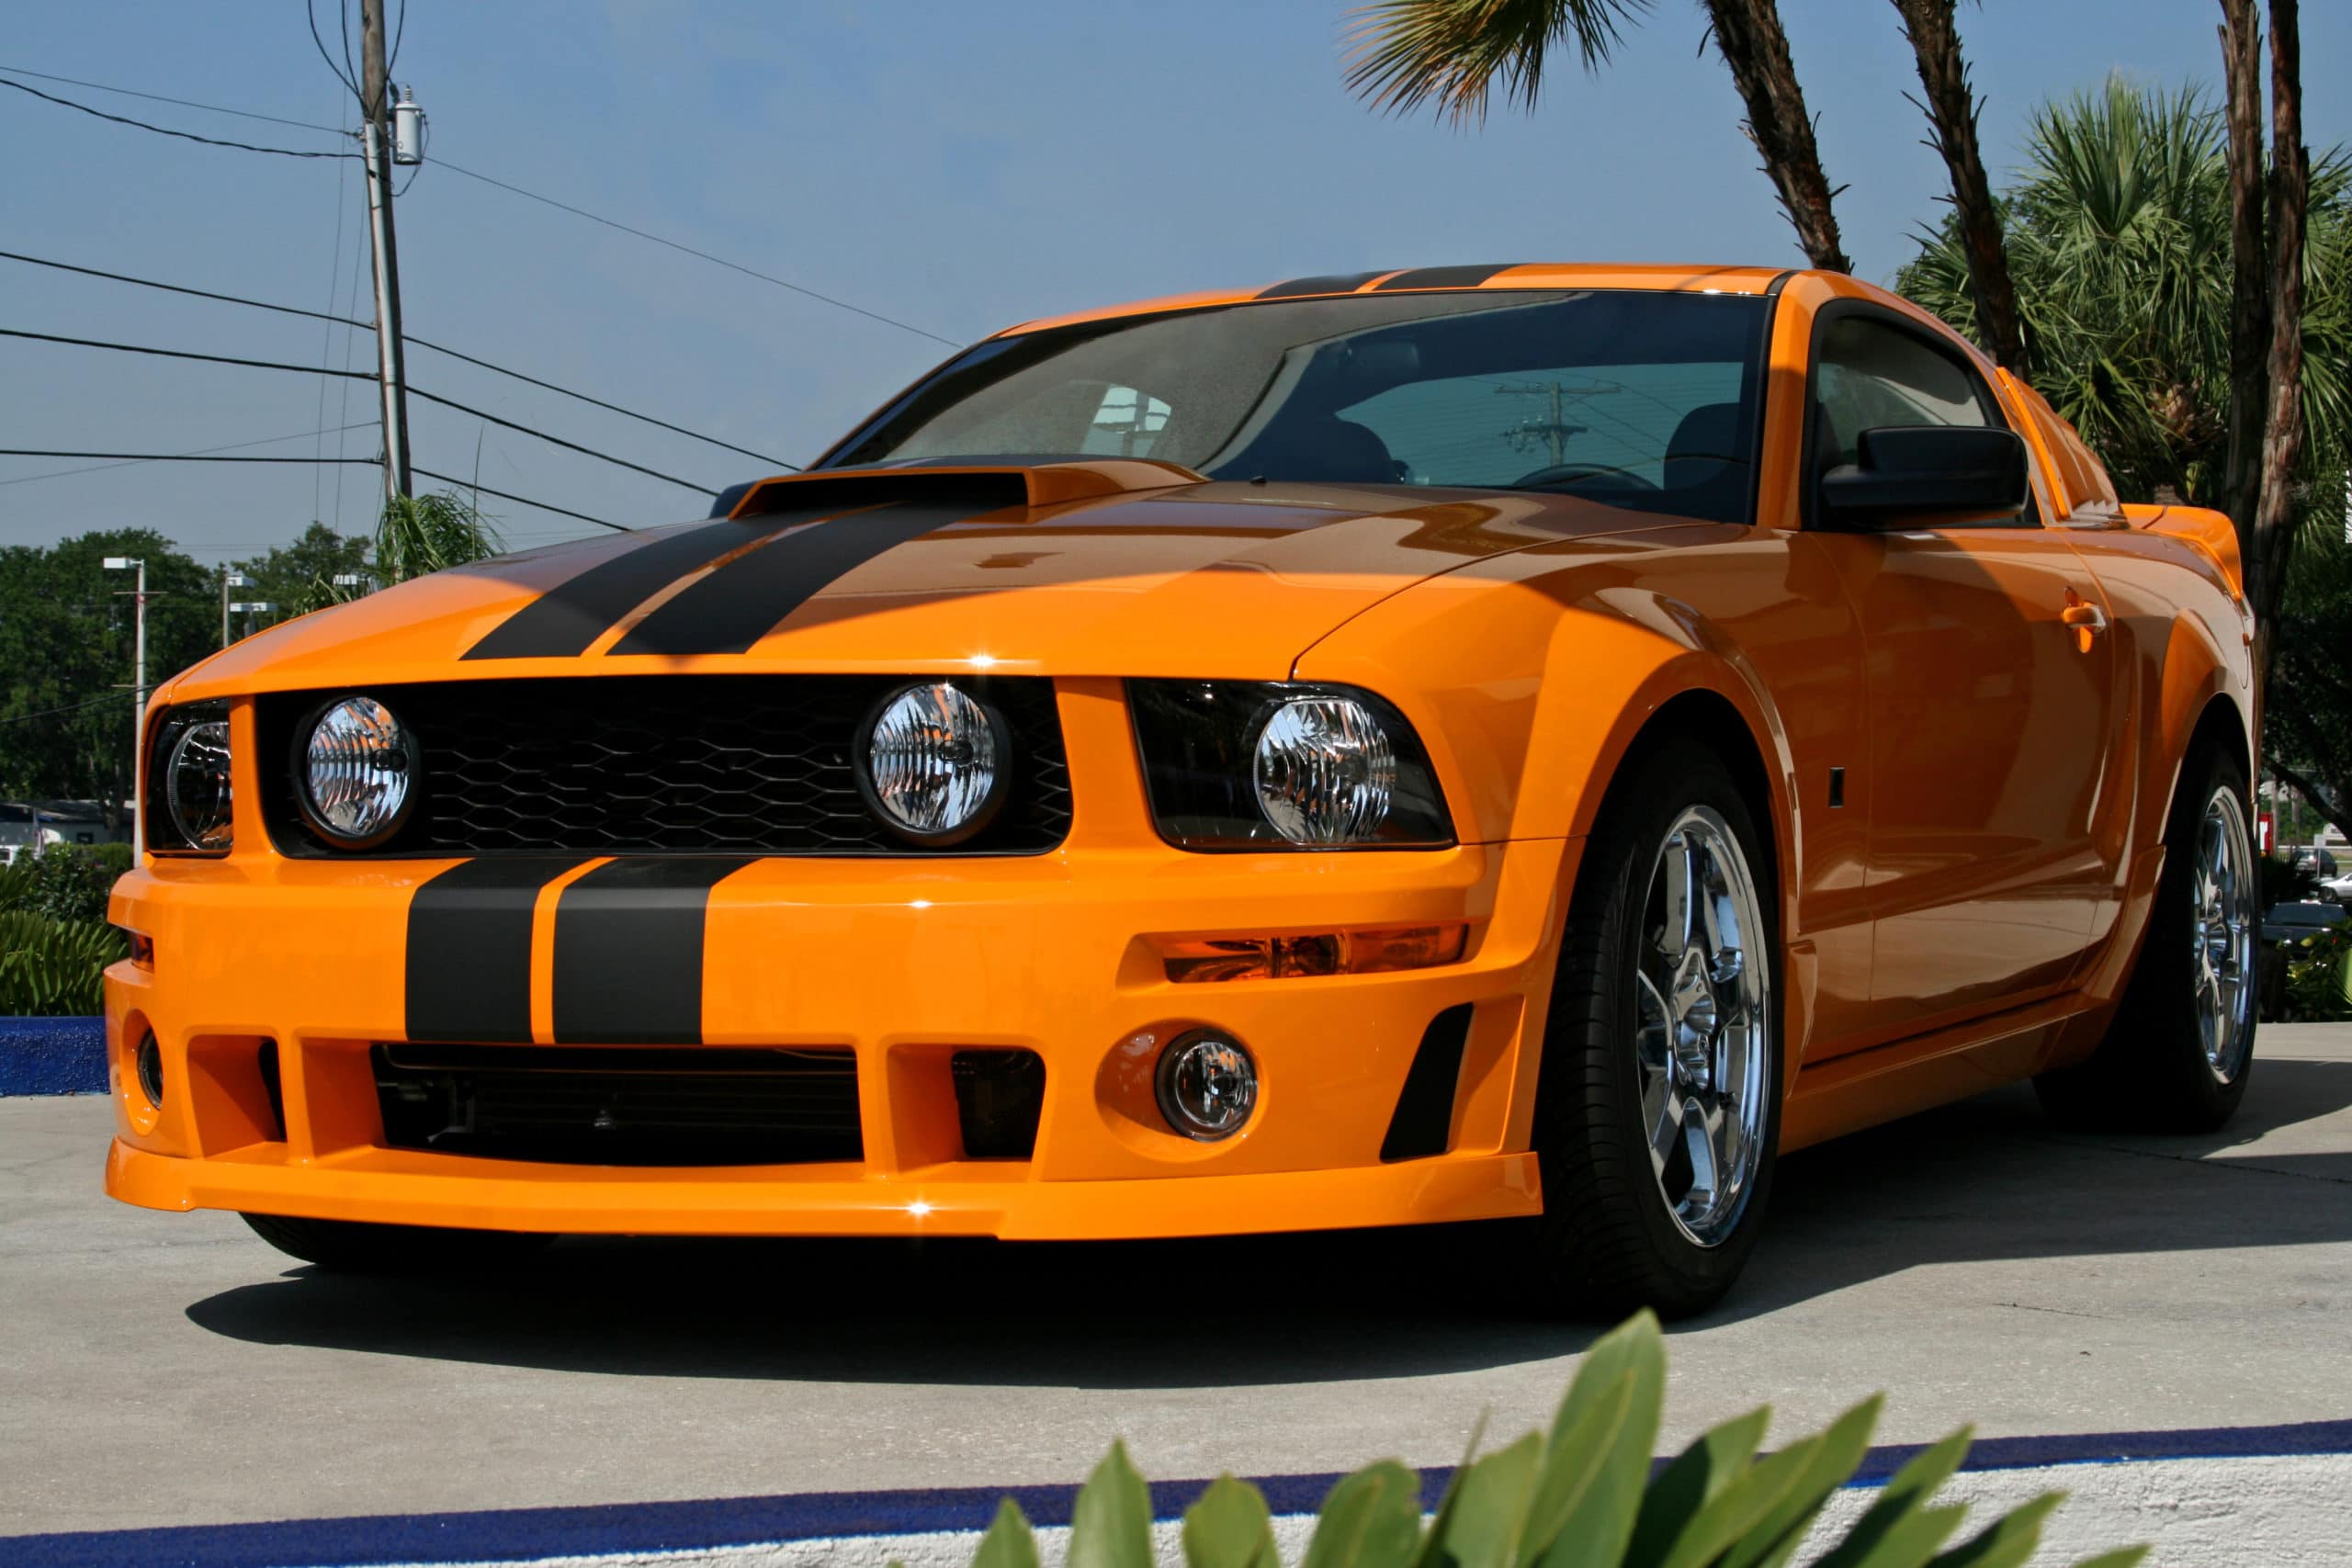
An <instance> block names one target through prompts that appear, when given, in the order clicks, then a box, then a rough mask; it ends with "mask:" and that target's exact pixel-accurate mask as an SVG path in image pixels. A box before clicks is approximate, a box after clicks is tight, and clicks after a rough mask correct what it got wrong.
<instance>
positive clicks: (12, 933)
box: [0, 857, 130, 1018]
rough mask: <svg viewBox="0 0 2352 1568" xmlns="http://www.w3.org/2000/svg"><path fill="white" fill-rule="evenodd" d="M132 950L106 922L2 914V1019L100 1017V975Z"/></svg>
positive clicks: (16, 911) (102, 989)
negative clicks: (88, 1015) (3, 1017)
mask: <svg viewBox="0 0 2352 1568" xmlns="http://www.w3.org/2000/svg"><path fill="white" fill-rule="evenodd" d="M44 858H46V857H44ZM10 869H12V870H13V869H14V868H13V867H12V868H10ZM128 953H130V939H129V938H127V937H125V936H124V935H123V934H122V933H121V932H120V931H117V930H115V929H114V927H112V926H110V925H107V924H106V923H105V922H104V921H100V920H57V919H50V918H49V917H48V916H46V915H41V914H36V913H34V912H32V911H31V910H28V909H6V910H0V1015H6V1016H8V1017H16V1018H62V1017H68V1016H77V1015H85V1014H89V1013H96V1012H102V1011H104V1010H105V1009H106V991H105V986H104V984H103V982H102V981H101V978H100V976H101V973H102V972H103V971H104V970H105V968H106V966H107V964H112V963H114V962H115V961H116V960H117V959H119V958H121V957H123V956H125V955H126V954H128Z"/></svg>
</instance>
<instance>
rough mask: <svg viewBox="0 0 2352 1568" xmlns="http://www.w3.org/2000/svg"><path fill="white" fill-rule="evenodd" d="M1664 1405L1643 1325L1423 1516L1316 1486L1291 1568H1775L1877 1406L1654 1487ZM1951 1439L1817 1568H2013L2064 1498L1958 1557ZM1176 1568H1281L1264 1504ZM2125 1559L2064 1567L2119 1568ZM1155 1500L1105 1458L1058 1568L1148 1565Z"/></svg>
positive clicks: (1006, 1567)
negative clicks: (1950, 1495)
mask: <svg viewBox="0 0 2352 1568" xmlns="http://www.w3.org/2000/svg"><path fill="white" fill-rule="evenodd" d="M1665 1394H1666V1342H1665V1339H1664V1337H1663V1336H1662V1335H1660V1333H1659V1332H1658V1326H1657V1319H1656V1318H1655V1317H1653V1316H1651V1315H1650V1314H1648V1313H1646V1312H1645V1313H1642V1314H1638V1315H1636V1316H1635V1317H1634V1318H1632V1319H1631V1320H1629V1321H1628V1322H1626V1323H1625V1324H1624V1325H1622V1326H1620V1327H1619V1328H1617V1329H1616V1330H1614V1331H1613V1332H1611V1334H1609V1335H1608V1336H1606V1337H1603V1338H1602V1339H1601V1340H1600V1342H1599V1343H1597V1344H1595V1345H1594V1346H1593V1348H1592V1349H1591V1350H1590V1351H1589V1353H1588V1354H1587V1355H1586V1357H1585V1359H1584V1362H1583V1364H1582V1365H1581V1366H1579V1367H1578V1368H1577V1375H1576V1380H1575V1382H1572V1383H1571V1384H1570V1385H1569V1388H1568V1393H1567V1397H1566V1398H1565V1399H1564V1400H1562V1401H1561V1404H1560V1408H1559V1413H1558V1414H1557V1415H1556V1416H1554V1417H1553V1420H1552V1426H1551V1428H1550V1430H1549V1431H1546V1432H1530V1433H1529V1434H1527V1436H1525V1437H1523V1438H1520V1439H1519V1440H1518V1441H1517V1442H1515V1443H1512V1444H1511V1445H1510V1446H1509V1447H1508V1448H1504V1449H1499V1450H1496V1451H1495V1452H1493V1453H1489V1454H1487V1455H1484V1456H1483V1457H1481V1456H1478V1455H1477V1454H1476V1452H1475V1450H1476V1439H1475V1438H1474V1439H1473V1450H1474V1452H1473V1454H1472V1456H1471V1457H1469V1458H1468V1459H1465V1460H1464V1462H1463V1465H1462V1468H1461V1469H1459V1470H1458V1471H1456V1472H1454V1476H1453V1483H1452V1484H1451V1485H1449V1486H1448V1487H1447V1488H1446V1492H1445V1495H1444V1497H1443V1498H1442V1499H1441V1500H1440V1501H1439V1503H1438V1506H1437V1512H1436V1515H1435V1517H1432V1518H1430V1520H1428V1521H1427V1522H1426V1524H1425V1523H1424V1521H1423V1519H1422V1516H1421V1487H1420V1478H1419V1476H1418V1475H1416V1474H1415V1473H1414V1472H1412V1471H1410V1470H1408V1469H1407V1468H1406V1467H1405V1466H1403V1465H1401V1464H1398V1463H1397V1462H1395V1461H1383V1462H1381V1463H1379V1464H1374V1465H1372V1466H1369V1467H1367V1468H1365V1469H1363V1470H1360V1471H1357V1472H1355V1473H1354V1474H1353V1475H1350V1476H1348V1477H1346V1478H1344V1479H1343V1480H1341V1481H1340V1483H1339V1484H1337V1485H1336V1486H1334V1487H1332V1488H1331V1491H1330V1494H1329V1495H1328V1496H1327V1497H1325V1498H1324V1500H1323V1507H1322V1510H1321V1512H1320V1513H1319V1514H1318V1515H1317V1517H1316V1522H1315V1533H1314V1536H1313V1538H1312V1540H1309V1542H1308V1544H1307V1548H1306V1556H1305V1557H1304V1558H1303V1559H1302V1560H1301V1562H1300V1568H1780V1565H1781V1564H1783V1563H1786V1562H1791V1561H1792V1560H1793V1559H1794V1557H1795V1555H1796V1553H1797V1551H1798V1550H1799V1549H1800V1548H1801V1547H1802V1546H1803V1545H1804V1539H1805V1533H1806V1530H1807V1528H1808V1527H1809V1526H1810V1525H1811V1524H1812V1522H1813V1519H1814V1517H1815V1515H1816V1514H1818V1513H1819V1512H1820V1510H1821V1506H1822V1505H1823V1504H1824V1503H1826V1502H1827V1501H1828V1499H1829V1496H1830V1495H1831V1494H1832V1493H1834V1492H1835V1491H1836V1490H1837V1489H1838V1487H1839V1486H1840V1485H1841V1484H1843V1483H1845V1482H1846V1481H1847V1480H1848V1479H1849V1477H1850V1476H1852V1474H1853V1473H1854V1471H1855V1469H1856V1468H1857V1467H1858V1466H1859V1465H1860V1463H1861V1461H1862V1457H1863V1455H1864V1454H1865V1453H1867V1452H1868V1451H1869V1449H1870V1440H1871V1429H1872V1428H1873V1427H1875V1426H1876V1425H1877V1422H1878V1415H1879V1406H1880V1403H1881V1401H1880V1398H1879V1397H1878V1396H1873V1397H1871V1398H1870V1399H1867V1400H1864V1401H1863V1402H1862V1403H1861V1404H1858V1405H1856V1406H1854V1408H1853V1409H1851V1410H1849V1411H1848V1412H1846V1414H1845V1415H1843V1416H1839V1417H1838V1419H1837V1420H1836V1421H1834V1422H1832V1423H1831V1424H1830V1426H1829V1428H1828V1429H1827V1430H1826V1431H1824V1432H1820V1433H1817V1434H1816V1435H1815V1436H1813V1437H1810V1438H1804V1439H1802V1440H1801V1441H1798V1442H1794V1443H1792V1444H1790V1445H1789V1446H1788V1447H1786V1448H1783V1449H1781V1450H1778V1451H1776V1452H1774V1453H1770V1454H1768V1455H1765V1456H1764V1457H1762V1458H1760V1459H1759V1458H1758V1457H1757V1448H1758V1444H1760V1443H1761V1442H1762V1441H1763V1439H1764V1430H1765V1426H1766V1423H1767V1422H1768V1420H1769V1419H1770V1415H1771V1412H1770V1410H1769V1409H1761V1410H1755V1411H1751V1412H1750V1413H1748V1414H1747V1415H1746V1416H1738V1417H1736V1418H1735V1419H1733V1420H1730V1421H1726V1422H1724V1424H1723V1425H1722V1426H1720V1427H1715V1428H1714V1429H1713V1431H1710V1432H1708V1433H1706V1434H1705V1435H1703V1436H1702V1437H1701V1438H1699V1439H1698V1440H1697V1441H1696V1442H1694V1443H1692V1444H1691V1446H1690V1447H1689V1448H1687V1449H1685V1450H1683V1451H1682V1453H1681V1455H1680V1457H1679V1458H1677V1459H1676V1460H1675V1461H1673V1462H1672V1463H1671V1464H1669V1465H1668V1466H1667V1467H1666V1468H1665V1469H1664V1470H1662V1471H1660V1472H1658V1473H1657V1475H1656V1476H1655V1477H1652V1476H1651V1474H1650V1461H1649V1456H1650V1450H1651V1448H1652V1446H1653V1445H1654V1444H1655V1443H1656V1442H1657V1431H1658V1417H1659V1412H1660V1410H1661V1408H1662V1406H1663V1404H1664V1400H1665ZM1969 1436H1970V1434H1969V1432H1968V1431H1967V1429H1966V1428H1962V1430H1960V1431H1957V1432H1954V1433H1953V1434H1952V1435H1951V1436H1950V1437H1948V1438H1945V1439H1944V1440H1943V1441H1941V1442H1939V1443H1937V1444H1935V1445H1934V1446H1933V1447H1931V1448H1929V1449H1928V1450H1927V1451H1926V1452H1924V1453H1922V1454H1920V1455H1919V1456H1918V1457H1917V1458H1916V1459H1914V1460H1913V1461H1911V1462H1910V1463H1908V1464H1906V1465H1905V1466H1904V1467H1903V1469H1902V1470H1901V1471H1900V1472H1897V1473H1896V1474H1895V1476H1894V1479H1893V1480H1892V1481H1890V1482H1888V1483H1887V1484H1886V1485H1885V1487H1884V1488H1883V1490H1882V1491H1881V1492H1880V1493H1879V1495H1878V1497H1877V1499H1876V1500H1875V1501H1874V1502H1872V1503H1871V1506H1870V1508H1869V1509H1868V1510H1867V1511H1866V1512H1864V1513H1863V1515H1862V1516H1861V1517H1860V1518H1859V1519H1857V1520H1856V1521H1855V1522H1854V1524H1853V1526H1852V1528H1851V1529H1848V1530H1847V1531H1846V1533H1845V1535H1844V1537H1843V1538H1842V1539H1841V1540H1838V1542H1837V1543H1836V1544H1834V1545H1832V1546H1831V1547H1830V1548H1829V1549H1828V1550H1827V1551H1826V1552H1824V1553H1823V1554H1822V1555H1820V1556H1818V1557H1816V1558H1815V1559H1814V1560H1813V1561H1814V1563H1815V1568H2015V1565H2016V1564H2018V1563H2022V1562H2025V1561H2026V1560H2027V1559H2028V1558H2029V1557H2030V1556H2031V1555H2032V1554H2033V1550H2034V1548H2035V1547H2036V1546H2037V1545H2039V1544H2040V1542H2041V1526H2042V1522H2043V1520H2044V1519H2046V1518H2047V1517H2049V1515H2050V1512H2051V1510H2052V1509H2053V1508H2055V1507H2056V1506H2058V1504H2059V1502H2060V1501H2061V1500H2062V1498H2063V1496H2064V1494H2062V1493H2056V1492H2052V1493H2047V1494H2044V1495H2042V1496H2040V1497H2037V1498H2035V1499H2034V1500H2033V1501H2032V1502H2030V1503H2028V1504H2026V1505H2024V1506H2022V1507H2019V1508H2017V1509H2015V1510H2013V1511H2012V1512H2010V1513H2007V1514H2005V1515H2003V1516H2002V1517H1999V1518H1997V1519H1996V1520H1994V1521H1993V1523H1992V1524H1990V1525H1988V1526H1987V1527H1985V1529H1983V1530H1981V1531H1979V1532H1977V1533H1976V1534H1975V1535H1973V1536H1972V1537H1970V1538H1969V1539H1968V1540H1964V1541H1962V1542H1961V1543H1960V1544H1958V1545H1956V1546H1951V1547H1947V1546H1946V1545H1945V1543H1946V1542H1947V1541H1948V1540H1951V1538H1952V1537H1953V1536H1954V1535H1956V1534H1958V1533H1959V1531H1960V1528H1961V1524H1962V1519H1963V1517H1965V1515H1966V1514H1967V1511H1968V1510H1967V1508H1966V1506H1964V1505H1959V1504H1950V1505H1944V1506H1938V1505H1937V1504H1936V1502H1935V1495H1936V1492H1937V1490H1938V1489H1939V1487H1941V1486H1942V1485H1943V1483H1944V1482H1945V1481H1946V1480H1947V1479H1949V1478H1950V1477H1951V1474H1952V1472H1954V1471H1956V1470H1958V1469H1959V1468H1960V1464H1961V1461H1962V1460H1963V1459H1965V1458H1966V1457H1967V1454H1968V1444H1969ZM1182 1539H1183V1550H1184V1561H1185V1562H1186V1563H1187V1564H1188V1568H1283V1565H1282V1559H1281V1556H1280V1554H1279V1553H1278V1552H1277V1551H1276V1548H1275V1542H1274V1534H1273V1520H1272V1516H1271V1515H1270V1513H1269V1511H1268V1509H1267V1507H1266V1499H1265V1497H1264V1495H1262V1494H1261V1493H1260V1492H1259V1490H1258V1489H1257V1488H1256V1487H1254V1486H1252V1485H1250V1483H1248V1482H1246V1481H1238V1480H1236V1479H1235V1478H1234V1477H1232V1476H1230V1475H1222V1476H1219V1477H1218V1478H1217V1479H1216V1482H1214V1483H1212V1484H1211V1485H1210V1486H1209V1488H1208V1490H1207V1491H1205V1492H1204V1493H1202V1494H1201V1496H1200V1498H1199V1500H1198V1501H1196V1502H1195V1503H1193V1506H1191V1507H1190V1508H1188V1509H1186V1510H1185V1513H1184V1520H1183V1529H1182ZM2146 1551H2147V1549H2146V1548H2145V1547H2137V1546H2134V1547H2126V1548H2124V1549H2122V1550H2121V1551H2110V1552H2108V1553H2105V1554H2104V1555H2101V1556H2098V1557H2095V1558H2092V1559H2090V1560H2088V1561H2087V1562H2084V1563H2082V1564H2080V1565H2079V1568H2130V1565H2131V1564H2132V1563H2135V1562H2139V1561H2140V1559H2141V1557H2142V1556H2143V1555H2144V1554H2145V1552H2146ZM1152 1563H1153V1555H1152V1545H1151V1494H1150V1491H1149V1489H1148V1487H1147V1486H1146V1485H1145V1483H1144V1479H1143V1477H1142V1475H1140V1474H1139V1473H1137V1472H1136V1468H1135V1466H1134V1465H1133V1464H1132V1463H1130V1462H1129V1461H1128V1459H1127V1452H1126V1449H1125V1446H1124V1445H1122V1444H1116V1443H1114V1444H1113V1445H1112V1448H1111V1452H1110V1456H1109V1457H1108V1458H1106V1459H1105V1460H1103V1462H1102V1463H1101V1464H1100V1465H1099V1466H1097V1467H1096V1468H1095V1471H1094V1473H1093V1475H1092V1476H1091V1477H1090V1478H1089V1479H1088V1481H1087V1483H1086V1485H1085V1487H1084V1489H1083V1490H1081V1491H1080V1493H1079V1495H1078V1505H1077V1507H1076V1509H1075V1511H1074V1512H1073V1514H1072V1516H1071V1519H1070V1537H1069V1568H1152ZM1039 1564H1040V1560H1039V1556H1038V1551H1037V1541H1036V1538H1035V1535H1034V1534H1033V1533H1032V1532H1031V1530H1030V1528H1029V1522H1028V1520H1027V1519H1026V1518H1025V1517H1023V1515H1022V1512H1021V1509H1020V1507H1019V1506H1018V1505H1017V1504H1015V1503H1014V1502H1013V1501H1012V1499H1011V1498H1009V1497H1008V1498H1006V1499H1005V1501H1004V1503H1003V1506H1001V1507H1000V1508H999V1509H998V1510H997V1516H996V1520H995V1522H994V1523H993V1524H991V1525H990V1526H989V1529H988V1533H987V1534H986V1535H984V1536H983V1537H981V1539H980V1544H979V1548H978V1551H977V1552H976V1553H975V1554H974V1556H973V1559H972V1568H1039Z"/></svg>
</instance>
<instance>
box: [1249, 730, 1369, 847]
mask: <svg viewBox="0 0 2352 1568" xmlns="http://www.w3.org/2000/svg"><path fill="white" fill-rule="evenodd" d="M1250 773H1251V776H1252V777H1253V778H1254V779H1255V781H1256V783H1257V786H1258V806H1259V808H1260V809H1261V810H1262V811H1264V812H1265V814H1266V820H1267V821H1269V822H1271V823H1272V824H1273V825H1274V831H1276V832H1278V833H1280V834H1281V835H1282V836H1283V838H1285V839H1288V840H1290V841H1291V842H1293V843H1295V844H1346V843H1353V842H1356V841H1358V840H1363V839H1368V838H1370V837H1372V836H1373V834H1374V832H1376V831H1378V829H1379V828H1380V825H1381V823H1383V822H1385V820H1387V818H1388V807H1389V804H1390V802H1391V801H1392V800H1394V799H1395V797H1396V794H1397V750H1396V748H1395V747H1394V746H1392V745H1390V744H1389V740H1388V732H1387V731H1386V730H1385V729H1383V728H1381V727H1380V721H1379V720H1378V719H1377V718H1375V717H1374V716H1373V712H1372V709H1371V708H1369V707H1367V706H1365V705H1363V703H1360V702H1358V701H1356V700H1355V699H1354V698H1353V697H1340V696H1312V697H1293V698H1291V699H1290V700H1289V701H1287V702H1285V703H1283V705H1281V706H1280V707H1277V708H1276V709H1274V712H1273V716H1272V717H1270V718H1268V719H1267V720H1266V724H1265V728H1262V729H1261V730H1260V731H1259V732H1258V747H1257V756H1256V758H1255V760H1254V761H1253V762H1252V765H1251V769H1250Z"/></svg>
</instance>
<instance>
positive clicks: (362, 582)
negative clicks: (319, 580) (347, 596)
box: [332, 571, 376, 593]
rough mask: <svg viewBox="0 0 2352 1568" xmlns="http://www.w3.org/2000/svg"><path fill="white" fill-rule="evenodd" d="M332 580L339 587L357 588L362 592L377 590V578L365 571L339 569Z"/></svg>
mask: <svg viewBox="0 0 2352 1568" xmlns="http://www.w3.org/2000/svg"><path fill="white" fill-rule="evenodd" d="M332 581H333V582H334V585H335V586H336V587H337V588H356V589H358V590H359V591H360V592H362V593H373V592H375V591H376V580H375V579H374V578H372V577H369V576H368V574H367V573H365V572H360V571H338V572H336V573H335V574H334V578H333V579H332Z"/></svg>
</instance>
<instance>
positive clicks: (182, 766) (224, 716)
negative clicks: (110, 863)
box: [147, 702, 234, 854]
mask: <svg viewBox="0 0 2352 1568" xmlns="http://www.w3.org/2000/svg"><path fill="white" fill-rule="evenodd" d="M230 808H231V789H230V757H229V705H228V704H226V703H218V702H213V703H188V704H186V705H182V706H179V707H175V708H173V709H171V710H170V711H168V712H167V713H165V714H164V717H163V720H162V722H161V723H159V724H158V725H156V727H155V736H154V741H153V745H152V746H150V747H149V749H148V752H147V847H148V848H149V849H151V850H164V851H172V850H179V851H187V852H195V853H198V854H225V853H227V852H228V851H229V849H230V847H231V845H232V841H233V839H234V833H233V831H232V829H233V822H232V812H231V809H230Z"/></svg>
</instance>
